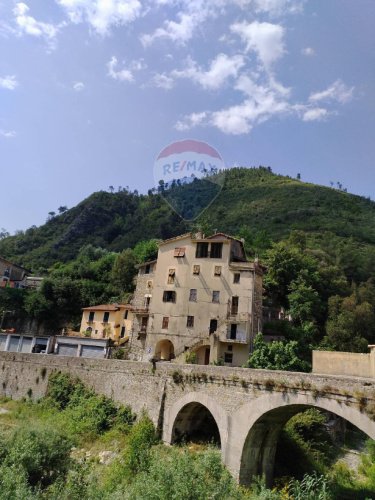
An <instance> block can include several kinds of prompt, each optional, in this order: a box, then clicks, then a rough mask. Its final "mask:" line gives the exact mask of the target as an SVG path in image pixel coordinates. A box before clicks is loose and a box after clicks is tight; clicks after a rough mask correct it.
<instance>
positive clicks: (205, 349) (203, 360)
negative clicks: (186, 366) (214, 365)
mask: <svg viewBox="0 0 375 500" xmlns="http://www.w3.org/2000/svg"><path fill="white" fill-rule="evenodd" d="M194 352H195V354H196V356H197V364H198V365H209V364H210V346H209V345H202V346H201V347H199V349H196V350H195V351H194Z"/></svg>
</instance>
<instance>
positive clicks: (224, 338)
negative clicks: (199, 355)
mask: <svg viewBox="0 0 375 500" xmlns="http://www.w3.org/2000/svg"><path fill="white" fill-rule="evenodd" d="M219 340H220V342H228V343H232V344H236V343H237V344H247V343H248V342H249V335H248V334H247V333H246V332H236V334H235V335H234V334H233V333H232V332H231V331H230V330H223V331H221V332H219Z"/></svg>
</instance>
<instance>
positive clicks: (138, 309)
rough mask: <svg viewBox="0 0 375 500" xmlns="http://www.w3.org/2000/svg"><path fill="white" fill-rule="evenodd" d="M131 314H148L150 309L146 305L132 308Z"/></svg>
mask: <svg viewBox="0 0 375 500" xmlns="http://www.w3.org/2000/svg"><path fill="white" fill-rule="evenodd" d="M132 312H133V313H134V314H150V307H149V306H147V305H145V306H142V307H133V309H132Z"/></svg>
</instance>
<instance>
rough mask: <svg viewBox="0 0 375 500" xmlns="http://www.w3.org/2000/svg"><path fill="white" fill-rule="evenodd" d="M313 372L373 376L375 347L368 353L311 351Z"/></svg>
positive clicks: (374, 370) (374, 373) (374, 376)
mask: <svg viewBox="0 0 375 500" xmlns="http://www.w3.org/2000/svg"><path fill="white" fill-rule="evenodd" d="M313 373H322V374H329V375H347V376H354V377H368V378H375V349H372V350H371V353H370V354H362V353H354V352H336V351H313Z"/></svg>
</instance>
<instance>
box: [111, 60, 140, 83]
mask: <svg viewBox="0 0 375 500" xmlns="http://www.w3.org/2000/svg"><path fill="white" fill-rule="evenodd" d="M117 63H118V61H117V57H115V56H112V57H111V60H110V61H109V62H108V63H107V68H108V76H110V77H111V78H113V79H114V80H119V81H120V82H133V81H134V76H133V73H132V72H131V71H130V69H126V68H123V69H121V70H116V67H117Z"/></svg>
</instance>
